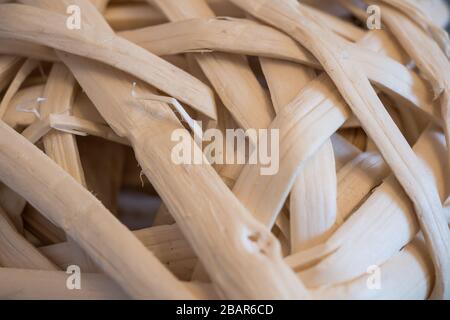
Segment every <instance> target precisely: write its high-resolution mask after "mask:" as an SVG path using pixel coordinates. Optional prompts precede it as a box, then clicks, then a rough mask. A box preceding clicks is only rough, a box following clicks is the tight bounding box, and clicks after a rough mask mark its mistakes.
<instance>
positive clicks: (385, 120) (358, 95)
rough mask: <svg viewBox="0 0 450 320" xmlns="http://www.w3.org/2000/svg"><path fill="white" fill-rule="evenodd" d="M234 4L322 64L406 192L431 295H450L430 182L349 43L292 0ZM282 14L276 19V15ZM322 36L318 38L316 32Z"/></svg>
mask: <svg viewBox="0 0 450 320" xmlns="http://www.w3.org/2000/svg"><path fill="white" fill-rule="evenodd" d="M231 1H232V2H233V3H235V4H236V5H240V7H241V8H243V9H245V10H247V11H248V12H249V13H251V14H253V15H255V16H257V17H259V18H262V19H265V20H266V21H268V22H269V23H272V24H275V25H277V26H279V27H281V28H283V29H284V30H285V31H286V32H288V33H290V34H291V35H292V36H294V37H295V38H296V39H297V40H298V41H299V42H302V43H304V44H305V45H307V47H308V49H310V50H311V51H312V53H313V54H314V55H315V56H316V57H317V58H318V60H319V61H320V62H321V63H322V64H323V65H324V68H325V70H326V71H327V73H328V74H329V75H330V77H331V78H332V79H333V80H334V83H335V85H336V86H337V87H338V89H339V91H340V92H341V94H342V95H343V96H344V98H345V100H346V101H347V102H348V104H349V106H350V107H351V108H352V110H353V112H354V113H355V115H356V116H357V117H358V119H359V120H360V121H361V123H362V125H363V127H364V128H365V130H366V132H368V134H369V136H371V138H373V140H374V141H375V143H376V144H377V146H378V148H379V149H380V151H381V153H382V154H383V156H384V157H385V159H386V162H387V163H388V164H389V166H390V167H391V168H392V171H393V172H394V174H395V175H396V177H397V179H398V180H399V181H400V183H401V184H402V187H403V188H404V189H405V191H406V193H407V194H408V195H409V196H410V197H411V200H412V201H413V203H414V205H415V207H416V210H417V212H418V214H417V216H418V218H419V221H420V224H421V227H422V230H423V233H424V236H425V239H426V242H427V245H428V247H429V248H430V250H431V255H432V258H433V263H434V266H435V269H436V284H435V289H434V294H433V295H434V296H435V297H436V298H445V297H450V274H448V272H445V270H448V269H450V235H449V232H448V226H447V222H446V221H445V218H444V214H443V212H442V206H441V203H440V199H439V197H438V196H437V190H436V188H435V186H434V185H433V184H432V183H431V181H429V179H427V177H426V176H425V175H423V170H422V166H421V164H420V163H419V162H418V160H417V158H416V156H415V154H414V153H413V152H412V150H411V148H410V147H409V145H408V144H407V142H406V140H405V139H404V137H403V136H402V134H401V132H400V130H398V128H397V127H396V126H395V124H394V122H393V121H392V119H391V118H390V116H389V115H388V114H387V112H386V110H385V109H384V106H383V104H382V103H381V101H380V100H379V99H378V97H377V96H376V94H375V91H374V90H373V88H372V87H371V86H370V83H369V81H368V79H367V76H366V74H365V73H364V71H363V70H361V68H360V67H359V66H355V65H354V64H351V63H349V58H350V55H349V54H350V53H349V52H348V51H347V48H348V47H349V46H348V45H345V44H344V43H343V42H342V41H341V40H339V39H338V38H336V37H335V36H334V35H333V34H332V33H331V32H329V31H328V30H327V29H325V28H323V27H322V26H321V25H320V24H318V23H316V22H315V21H314V20H313V19H312V17H311V16H310V15H309V14H308V13H306V12H304V11H302V10H301V8H300V7H299V6H298V3H297V2H295V1H285V2H283V3H279V2H278V3H275V2H273V1H271V0H269V1H267V0H250V1H247V2H245V4H243V3H240V4H238V3H237V2H238V1H236V0H231ZM280 17H281V19H280ZM318 35H321V37H322V38H321V39H318V38H317V36H318Z"/></svg>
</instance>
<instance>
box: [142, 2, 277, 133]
mask: <svg viewBox="0 0 450 320" xmlns="http://www.w3.org/2000/svg"><path fill="white" fill-rule="evenodd" d="M151 3H154V4H155V5H156V6H157V7H158V8H159V9H161V11H162V12H163V13H164V14H165V15H166V16H167V17H168V18H169V20H171V21H178V20H184V19H189V18H195V17H206V18H209V19H211V18H214V17H215V14H214V12H213V11H212V10H211V8H210V7H209V6H208V4H207V3H206V1H203V0H184V1H182V2H180V1H177V0H151ZM193 56H194V58H195V60H196V61H197V63H198V64H199V66H200V68H201V69H202V71H203V72H204V74H205V76H206V77H207V78H208V80H209V81H210V82H211V85H212V86H213V87H214V89H215V90H216V92H217V95H218V96H219V97H220V99H221V100H222V102H223V104H224V105H225V107H226V108H227V109H228V110H229V111H230V113H231V114H232V116H233V117H234V119H235V121H236V122H237V123H238V124H239V125H240V126H241V127H242V128H244V129H265V128H267V127H268V126H269V125H270V122H271V121H272V119H273V117H274V112H273V108H272V106H271V104H270V101H269V99H268V97H267V95H266V93H265V92H264V90H263V88H262V87H261V85H260V84H259V82H258V80H257V79H256V76H255V75H254V73H253V72H252V70H251V69H250V66H249V65H248V62H247V59H246V57H242V56H237V55H229V54H224V53H205V54H195V55H193Z"/></svg>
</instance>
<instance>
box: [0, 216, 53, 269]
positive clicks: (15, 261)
mask: <svg viewBox="0 0 450 320" xmlns="http://www.w3.org/2000/svg"><path fill="white" fill-rule="evenodd" d="M0 243H1V246H0V265H1V266H2V267H12V268H23V269H39V270H58V268H57V267H56V266H55V265H54V264H53V263H52V262H50V260H48V259H47V258H46V257H44V256H43V255H42V254H41V253H40V252H39V251H38V250H37V249H36V248H35V247H33V245H31V244H30V243H29V242H28V241H27V240H25V239H24V238H23V236H22V235H21V234H19V233H18V232H17V231H16V230H15V229H14V227H13V225H12V222H11V221H10V220H9V219H8V217H7V215H6V213H5V212H4V211H3V208H0Z"/></svg>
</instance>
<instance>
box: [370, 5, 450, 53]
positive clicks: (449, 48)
mask: <svg viewBox="0 0 450 320" xmlns="http://www.w3.org/2000/svg"><path fill="white" fill-rule="evenodd" d="M379 1H382V2H385V3H386V4H387V5H389V6H392V7H394V8H397V9H399V10H400V11H402V12H403V13H405V14H406V15H408V16H409V18H410V19H411V21H414V22H415V23H416V24H418V25H419V26H420V27H421V28H422V29H423V30H424V31H426V32H428V33H429V34H430V35H431V36H432V37H433V39H434V40H435V41H436V43H437V44H438V45H439V46H440V48H441V49H442V51H443V52H444V54H445V55H446V56H447V58H450V39H449V36H448V33H447V32H446V31H445V30H444V29H442V28H440V27H439V26H437V25H436V24H435V23H434V22H433V21H432V20H431V19H429V18H428V17H427V16H426V15H425V13H424V12H423V11H422V9H421V7H420V6H419V3H417V2H415V1H413V0H392V1H391V0H389V1H386V0H379Z"/></svg>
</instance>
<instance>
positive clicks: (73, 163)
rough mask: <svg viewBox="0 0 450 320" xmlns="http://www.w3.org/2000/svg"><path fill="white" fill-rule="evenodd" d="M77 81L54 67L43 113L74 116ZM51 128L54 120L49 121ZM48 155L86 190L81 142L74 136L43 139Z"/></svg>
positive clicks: (59, 134)
mask: <svg viewBox="0 0 450 320" xmlns="http://www.w3.org/2000/svg"><path fill="white" fill-rule="evenodd" d="M75 85H76V83H75V79H74V78H73V76H72V75H71V74H70V72H69V70H68V69H67V67H66V66H64V65H63V64H60V63H57V64H54V65H53V67H52V69H51V71H50V75H49V78H48V81H47V84H46V87H45V90H44V96H45V97H46V101H45V102H44V103H43V104H41V113H42V115H43V116H44V117H50V116H51V114H52V113H65V114H70V113H71V108H72V104H73V99H74V95H75ZM49 122H50V123H49V125H50V126H51V122H52V119H50V121H49ZM43 143H44V149H45V153H46V154H47V155H48V156H49V158H50V159H52V160H53V161H55V162H56V163H57V164H58V165H59V166H60V167H61V168H62V169H64V170H65V171H66V172H67V173H69V174H70V175H71V176H72V177H74V179H75V180H77V181H78V182H79V183H80V184H82V185H83V186H85V187H86V179H85V176H84V171H83V167H82V166H81V159H80V154H79V152H78V146H77V142H76V140H75V137H74V136H73V135H72V134H67V133H63V132H57V131H52V132H49V133H48V134H47V135H45V136H44V138H43Z"/></svg>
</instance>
